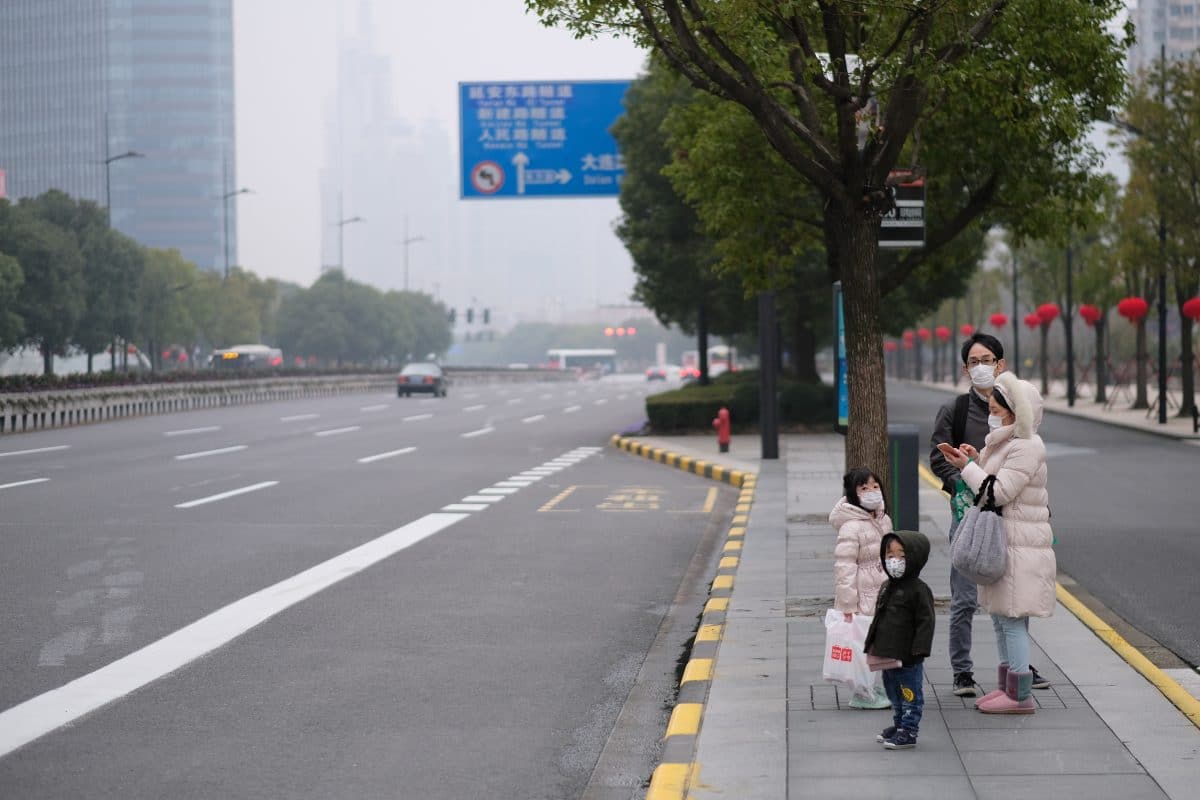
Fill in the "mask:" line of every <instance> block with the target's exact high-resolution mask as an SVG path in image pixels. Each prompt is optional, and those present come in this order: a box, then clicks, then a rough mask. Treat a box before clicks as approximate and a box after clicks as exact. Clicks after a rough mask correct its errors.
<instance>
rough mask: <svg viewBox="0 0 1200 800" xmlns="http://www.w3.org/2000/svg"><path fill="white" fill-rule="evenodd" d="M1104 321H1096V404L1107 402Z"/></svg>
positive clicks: (1102, 318)
mask: <svg viewBox="0 0 1200 800" xmlns="http://www.w3.org/2000/svg"><path fill="white" fill-rule="evenodd" d="M1105 322H1106V320H1105V319H1104V317H1101V318H1100V319H1098V320H1097V321H1096V402H1097V403H1107V402H1108V386H1107V384H1108V375H1106V374H1105V371H1104V368H1105V361H1106V360H1107V355H1106V354H1105V352H1104V325H1105Z"/></svg>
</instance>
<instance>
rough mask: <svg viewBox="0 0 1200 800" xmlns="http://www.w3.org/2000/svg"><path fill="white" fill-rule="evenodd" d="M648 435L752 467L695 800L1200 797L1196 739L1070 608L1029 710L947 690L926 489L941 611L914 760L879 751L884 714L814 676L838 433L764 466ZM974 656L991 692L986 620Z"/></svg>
mask: <svg viewBox="0 0 1200 800" xmlns="http://www.w3.org/2000/svg"><path fill="white" fill-rule="evenodd" d="M1141 413H1144V412H1141ZM638 441H640V442H643V443H646V444H648V445H651V446H654V447H663V448H666V449H668V450H671V451H673V452H675V453H679V454H684V455H692V456H701V457H703V458H706V459H712V460H713V461H715V462H717V463H725V464H728V465H730V466H735V467H738V468H747V469H753V470H754V471H756V472H757V473H758V479H757V486H756V489H755V492H754V501H753V506H752V508H751V511H750V519H749V524H748V526H747V528H746V531H745V537H744V545H743V550H742V554H741V560H740V564H739V565H738V567H737V571H736V577H735V578H734V584H733V590H732V596H731V598H730V600H729V605H728V611H727V613H726V616H725V626H724V631H723V632H722V634H721V637H720V643H719V649H718V651H717V656H716V662H715V667H714V670H713V675H712V680H711V684H710V688H709V692H708V698H707V702H706V704H705V706H704V710H703V716H702V720H701V722H700V732H699V736H698V737H697V739H696V752H695V756H694V759H693V761H694V765H693V767H692V771H691V777H690V786H689V790H688V791H687V793H686V795H685V796H686V797H689V798H693V799H694V800H713V799H715V798H723V799H724V800H729V799H731V798H736V799H737V800H782V799H783V798H834V797H878V798H890V797H896V798H905V800H910V799H911V798H937V799H938V800H940V799H941V798H951V799H953V800H957V798H979V799H980V800H983V799H985V798H1005V800H1007V799H1008V798H1011V797H1020V796H1025V795H1032V796H1039V797H1054V798H1087V800H1108V798H1113V799H1114V800H1115V799H1116V798H1120V799H1121V800H1140V799H1141V798H1147V799H1149V798H1157V799H1159V800H1161V799H1162V798H1172V799H1173V800H1185V798H1189V799H1190V798H1196V797H1200V789H1198V788H1197V782H1198V780H1197V779H1198V778H1200V729H1198V728H1197V727H1196V726H1195V725H1193V724H1192V723H1191V722H1190V721H1189V720H1188V718H1187V717H1186V716H1184V714H1183V713H1182V712H1181V711H1180V710H1179V709H1178V708H1176V707H1175V706H1174V705H1172V704H1171V703H1170V702H1169V701H1168V700H1167V699H1166V698H1165V697H1164V696H1163V695H1162V694H1161V693H1160V692H1159V691H1158V690H1157V689H1156V688H1155V687H1154V686H1153V685H1151V684H1150V683H1149V682H1148V681H1147V680H1146V679H1145V678H1143V677H1142V676H1141V675H1140V674H1139V673H1137V672H1136V671H1135V670H1134V669H1133V668H1132V667H1131V666H1129V664H1127V663H1126V662H1125V661H1123V660H1122V659H1121V658H1120V657H1118V656H1117V654H1116V653H1114V651H1113V650H1111V649H1110V648H1109V647H1108V645H1106V644H1105V643H1104V642H1103V641H1102V640H1101V639H1099V638H1098V637H1097V636H1096V635H1095V634H1094V633H1093V632H1092V631H1091V630H1090V629H1088V628H1087V627H1086V626H1085V625H1084V624H1083V623H1082V622H1080V621H1079V619H1077V618H1076V617H1075V616H1074V615H1072V614H1071V612H1070V611H1069V610H1068V609H1067V608H1066V607H1064V606H1063V605H1062V604H1061V603H1060V604H1059V605H1058V607H1057V609H1056V611H1055V614H1054V616H1053V617H1051V618H1049V619H1038V620H1034V621H1033V623H1032V628H1031V633H1032V636H1033V639H1034V647H1033V655H1032V658H1031V662H1032V663H1033V664H1035V665H1036V666H1037V668H1038V671H1039V672H1041V673H1042V674H1043V675H1045V676H1046V677H1048V678H1049V679H1050V680H1051V681H1052V682H1053V686H1052V688H1051V689H1049V690H1046V691H1035V692H1034V698H1035V700H1036V701H1037V703H1038V711H1037V713H1036V714H1034V715H1032V716H1019V717H989V716H984V715H981V714H979V713H978V712H976V711H975V710H974V709H973V707H972V705H971V704H972V703H973V702H974V700H973V698H958V697H955V696H954V695H953V694H952V693H951V691H950V689H951V684H952V674H951V670H950V666H949V663H948V659H947V657H946V652H947V639H946V636H947V628H948V625H947V617H946V613H947V611H948V601H949V594H950V591H949V573H950V566H949V554H948V546H947V537H946V534H947V531H948V529H949V523H950V512H949V507H948V504H947V502H946V500H945V498H944V497H943V496H942V495H941V493H940V492H938V491H937V490H935V489H933V488H932V487H929V486H927V485H926V484H924V482H922V487H921V495H920V502H921V517H920V519H921V530H922V531H923V532H924V533H926V535H928V536H929V539H930V542H931V543H932V545H933V551H932V553H931V556H930V560H929V564H928V565H927V566H926V568H925V569H924V570H923V571H922V578H923V579H924V580H925V581H926V582H927V583H928V584H929V585H930V587H931V588H932V589H933V591H934V595H935V598H937V600H938V611H939V617H938V627H937V631H936V635H935V641H934V648H933V653H934V655H933V656H932V657H931V658H930V659H928V660H927V661H926V665H925V666H926V682H927V685H926V690H925V698H926V700H925V703H926V705H925V714H924V719H923V720H922V723H921V736H920V743H919V745H918V747H917V749H916V750H913V751H886V750H884V749H883V748H882V747H881V746H880V745H878V744H876V743H875V741H874V736H875V734H876V733H878V732H879V731H880V730H881V729H882V728H884V727H886V726H887V725H890V724H891V717H890V714H889V713H888V712H878V711H874V712H873V711H853V710H849V709H848V708H847V706H846V702H847V701H848V699H849V698H848V697H847V695H846V693H845V691H844V690H840V689H837V688H835V687H834V686H833V685H831V684H828V683H826V682H825V681H824V680H823V679H822V677H821V666H822V651H823V649H824V641H825V631H824V624H823V617H824V612H825V609H827V608H828V607H829V606H830V605H831V604H832V599H833V598H832V583H833V578H832V560H833V545H834V536H833V532H832V529H831V528H830V526H829V522H828V514H829V509H830V507H831V506H832V504H833V501H834V500H836V498H837V496H838V495H839V494H840V488H841V486H840V483H841V475H842V472H843V462H844V455H843V439H842V437H840V436H837V435H834V434H828V435H823V434H818V435H809V436H787V437H783V439H781V446H780V454H781V456H782V458H780V459H779V460H777V461H762V460H761V459H759V458H758V454H759V441H758V438H757V437H754V436H748V437H741V436H739V437H734V440H733V443H732V445H731V451H730V453H728V454H721V455H718V454H716V453H714V452H713V451H714V450H715V447H714V445H713V442H712V437H710V436H703V437H670V438H659V439H656V438H653V437H640V438H639V439H638ZM972 654H973V656H974V658H975V662H976V675H977V677H978V678H979V679H980V682H981V683H983V684H984V685H985V686H987V687H989V688H990V684H991V683H993V682H994V678H993V677H992V675H993V674H994V673H993V670H994V666H995V664H996V662H997V661H998V658H997V652H996V645H995V639H994V636H993V633H992V628H991V623H990V620H989V618H988V617H987V616H986V615H984V614H980V615H979V616H977V617H976V619H975V626H974V646H973V648H972Z"/></svg>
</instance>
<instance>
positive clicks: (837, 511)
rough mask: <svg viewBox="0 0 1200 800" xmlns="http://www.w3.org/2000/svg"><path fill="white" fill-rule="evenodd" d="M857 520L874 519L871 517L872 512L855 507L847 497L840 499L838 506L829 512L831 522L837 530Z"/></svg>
mask: <svg viewBox="0 0 1200 800" xmlns="http://www.w3.org/2000/svg"><path fill="white" fill-rule="evenodd" d="M855 519H864V520H871V519H874V517H872V516H871V512H870V511H867V510H866V509H865V508H861V507H859V506H856V505H854V503H851V502H850V501H849V500H847V499H846V498H845V497H843V498H841V499H839V500H838V501H837V505H835V506H834V507H833V510H832V511H830V512H829V522H830V524H832V525H833V527H834V529H835V530H838V529H840V528H841V527H842V526H843V525H845V524H846V523H847V522H850V521H851V520H855Z"/></svg>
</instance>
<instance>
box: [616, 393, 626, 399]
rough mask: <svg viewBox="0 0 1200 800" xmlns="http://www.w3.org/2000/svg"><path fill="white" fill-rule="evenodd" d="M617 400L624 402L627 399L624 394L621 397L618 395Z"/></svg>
mask: <svg viewBox="0 0 1200 800" xmlns="http://www.w3.org/2000/svg"><path fill="white" fill-rule="evenodd" d="M617 399H618V400H624V399H625V395H623V394H619V395H617Z"/></svg>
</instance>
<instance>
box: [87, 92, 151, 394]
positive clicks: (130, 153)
mask: <svg viewBox="0 0 1200 800" xmlns="http://www.w3.org/2000/svg"><path fill="white" fill-rule="evenodd" d="M125 158H145V155H143V154H142V153H139V152H137V151H136V150H126V151H125V152H124V153H119V154H117V155H115V156H114V155H109V136H108V114H105V115H104V223H105V225H107V226H108V227H109V228H112V163H113V162H114V161H120V160H122V159H125ZM128 357H129V356H128V351H126V356H125V358H126V359H128ZM88 359H89V361H88V371H89V372H90V371H91V361H90V359H91V356H88ZM126 363H128V362H127V361H126ZM109 369H110V370H111V371H112V372H116V371H117V340H116V337H115V332H114V338H113V341H112V348H111V352H110V353H109Z"/></svg>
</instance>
